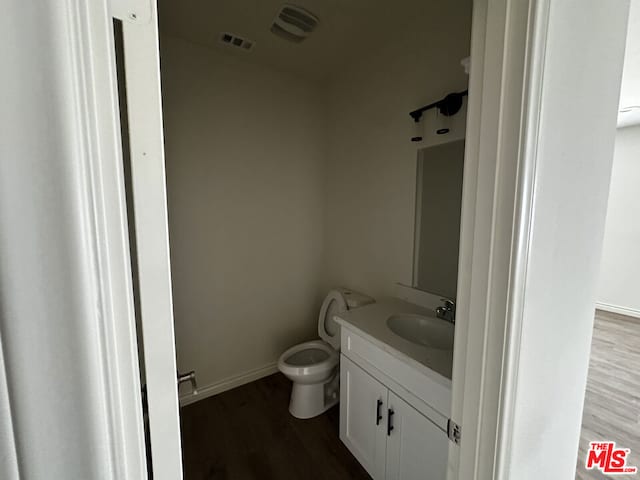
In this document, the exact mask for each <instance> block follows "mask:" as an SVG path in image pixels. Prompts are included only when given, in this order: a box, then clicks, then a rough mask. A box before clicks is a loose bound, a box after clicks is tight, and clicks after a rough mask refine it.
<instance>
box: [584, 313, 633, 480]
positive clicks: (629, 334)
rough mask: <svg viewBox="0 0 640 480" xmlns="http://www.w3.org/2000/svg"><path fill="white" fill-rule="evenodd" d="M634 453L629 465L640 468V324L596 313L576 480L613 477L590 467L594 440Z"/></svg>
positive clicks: (630, 319) (624, 476)
mask: <svg viewBox="0 0 640 480" xmlns="http://www.w3.org/2000/svg"><path fill="white" fill-rule="evenodd" d="M596 440H613V441H615V442H616V443H617V444H618V445H619V446H621V447H625V448H630V449H631V453H630V455H629V457H628V460H629V461H628V465H630V466H636V467H640V319H637V318H630V317H625V316H622V315H616V314H614V313H605V312H600V311H598V312H596V320H595V327H594V331H593V341H592V344H591V359H590V362H589V376H588V379H587V393H586V396H585V403H584V414H583V417H582V435H581V438H580V451H579V455H578V469H577V474H576V479H578V480H592V479H604V478H617V479H631V478H635V479H637V478H638V476H636V475H634V476H629V475H616V476H615V477H608V476H605V475H603V474H602V473H600V472H599V471H596V470H591V471H587V470H586V469H585V468H584V462H585V456H586V451H587V449H588V448H589V442H590V441H596Z"/></svg>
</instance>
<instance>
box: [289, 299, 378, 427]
mask: <svg viewBox="0 0 640 480" xmlns="http://www.w3.org/2000/svg"><path fill="white" fill-rule="evenodd" d="M373 302H375V300H374V299H373V298H371V297H368V296H367V295H364V294H362V293H357V292H354V291H352V290H349V289H346V288H336V289H334V290H331V291H330V292H329V294H328V295H327V297H326V298H325V299H324V302H323V303H322V307H321V308H320V315H319V316H318V335H319V336H320V339H318V340H312V341H310V342H305V343H301V344H299V345H295V346H293V347H291V348H290V349H288V350H287V351H286V352H284V353H283V354H282V355H281V356H280V359H279V360H278V369H279V370H280V371H281V372H282V373H283V374H284V375H285V376H286V377H287V378H288V379H289V380H291V381H292V382H293V388H292V389H291V401H290V402H289V412H290V413H291V415H293V416H294V417H296V418H312V417H315V416H317V415H320V414H321V413H323V412H325V411H326V410H327V409H329V408H331V407H332V406H334V405H335V404H336V403H338V400H339V398H340V378H339V371H340V369H339V368H338V364H339V363H340V325H338V324H337V323H336V322H335V321H334V320H333V316H334V315H336V314H337V313H340V312H344V311H346V310H351V309H354V308H358V307H361V306H363V305H368V304H370V303H373Z"/></svg>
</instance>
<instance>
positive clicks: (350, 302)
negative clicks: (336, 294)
mask: <svg viewBox="0 0 640 480" xmlns="http://www.w3.org/2000/svg"><path fill="white" fill-rule="evenodd" d="M337 290H339V291H340V292H341V293H342V295H343V296H344V300H345V302H346V304H347V308H348V309H349V310H351V309H353V308H358V307H363V306H365V305H369V304H370V303H374V302H375V300H374V299H373V298H371V297H370V296H368V295H365V294H364V293H360V292H356V291H354V290H351V289H350V288H343V287H341V288H338V289H337Z"/></svg>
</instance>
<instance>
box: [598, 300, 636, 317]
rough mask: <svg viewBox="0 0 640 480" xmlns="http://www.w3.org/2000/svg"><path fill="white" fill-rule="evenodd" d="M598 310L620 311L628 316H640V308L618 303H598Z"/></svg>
mask: <svg viewBox="0 0 640 480" xmlns="http://www.w3.org/2000/svg"><path fill="white" fill-rule="evenodd" d="M596 308H597V309H598V310H604V311H605V312H611V313H619V314H620V315H626V316H628V317H635V318H640V310H636V309H633V308H627V307H619V306H618V305H609V304H608V303H596Z"/></svg>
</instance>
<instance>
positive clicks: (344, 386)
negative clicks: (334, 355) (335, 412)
mask: <svg viewBox="0 0 640 480" xmlns="http://www.w3.org/2000/svg"><path fill="white" fill-rule="evenodd" d="M386 415H387V387H385V386H384V385H382V384H381V383H380V382H378V381H377V380H376V379H374V378H373V377H372V376H371V375H369V374H368V373H367V372H365V371H364V370H362V369H361V368H360V367H358V366H357V365H356V364H355V363H353V362H352V361H350V360H349V359H348V358H347V357H345V356H344V355H342V356H341V359H340V440H342V441H343V442H344V444H345V445H346V446H347V447H348V448H349V450H350V451H351V453H352V454H353V456H354V457H356V458H357V459H358V461H359V462H360V463H361V464H362V466H363V467H364V468H365V469H366V470H367V472H369V475H371V476H372V477H373V478H374V479H375V480H378V479H383V478H385V461H386V458H385V457H386V442H387V438H386V430H385V429H386V421H387V417H386Z"/></svg>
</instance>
